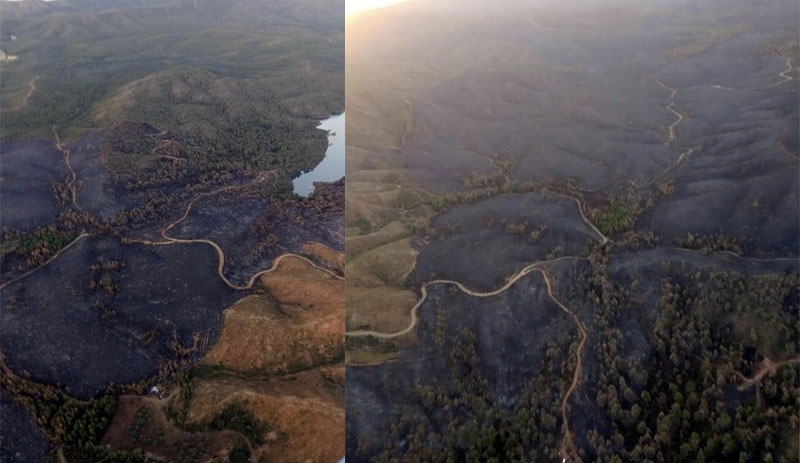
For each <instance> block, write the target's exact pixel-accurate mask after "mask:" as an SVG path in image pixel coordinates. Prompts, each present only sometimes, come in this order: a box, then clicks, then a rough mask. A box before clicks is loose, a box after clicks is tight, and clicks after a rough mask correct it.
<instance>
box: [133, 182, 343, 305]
mask: <svg viewBox="0 0 800 463" xmlns="http://www.w3.org/2000/svg"><path fill="white" fill-rule="evenodd" d="M270 174H275V171H274V170H270V171H267V172H262V173H261V174H259V175H258V177H256V178H255V179H254V180H253V181H252V182H250V183H247V184H245V185H231V186H227V187H222V188H219V189H217V190H214V191H210V192H206V193H200V194H198V195H197V196H195V197H194V198H193V199H192V200H191V201H190V202H189V204H188V205H187V206H186V210H185V211H184V212H183V215H182V216H180V217H179V218H178V219H176V220H174V221H172V222H170V223H169V224H167V225H166V226H165V227H164V228H163V229H162V230H161V236H162V237H163V238H164V241H150V240H141V239H132V238H123V239H122V242H123V243H138V244H144V245H147V246H166V245H171V244H196V243H203V244H207V245H209V246H211V247H212V248H214V250H215V251H216V253H217V257H218V261H217V262H218V263H217V275H219V277H220V279H222V281H223V282H224V283H225V284H226V285H227V286H228V287H229V288H231V289H234V290H237V291H239V290H247V289H251V288H252V287H253V285H254V284H255V282H256V280H257V279H258V277H260V276H261V275H263V274H265V273H269V272H272V271H274V270H275V269H276V268H277V267H278V264H279V263H280V262H281V261H282V260H283V259H285V258H287V257H294V258H297V259H301V260H303V261H305V262H306V263H308V264H310V265H312V266H313V267H315V268H317V269H319V270H322V271H324V272H326V273H328V274H330V275H332V276H334V277H335V278H338V279H340V280H343V279H344V277H343V276H341V275H338V274H337V273H336V272H334V271H332V270H330V269H327V268H325V267H322V266H320V265H318V264H317V263H315V262H314V261H312V260H310V259H308V258H306V257H303V256H301V255H299V254H294V253H285V254H281V255H280V256H278V257H276V258H275V259H274V260H273V261H272V266H270V268H269V269H267V270H262V271H260V272H258V273H256V274H254V275H252V276H251V277H250V278H249V279H248V280H247V283H246V284H244V285H237V284H235V283H233V282H232V281H230V280H229V279H228V277H227V276H225V271H224V269H225V251H223V250H222V248H221V247H220V246H219V245H218V244H217V243H215V242H214V241H211V240H207V239H204V238H196V239H182V238H173V237H171V236H169V235H167V232H168V231H169V230H171V229H172V228H173V227H175V225H178V224H179V223H181V222H183V221H184V220H186V218H187V217H188V216H189V212H190V211H191V210H192V206H193V205H194V203H195V202H196V201H198V200H199V199H201V198H204V197H208V196H213V195H215V194H218V193H222V192H224V191H230V190H235V189H240V188H244V187H247V186H250V185H253V184H256V183H260V182H263V181H265V180H267V178H268V177H269V175H270Z"/></svg>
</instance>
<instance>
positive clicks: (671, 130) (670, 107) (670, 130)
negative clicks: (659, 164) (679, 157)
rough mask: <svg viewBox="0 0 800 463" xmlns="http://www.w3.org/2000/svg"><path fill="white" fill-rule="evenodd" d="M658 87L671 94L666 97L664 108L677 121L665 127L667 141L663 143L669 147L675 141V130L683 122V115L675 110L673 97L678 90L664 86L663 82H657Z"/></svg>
mask: <svg viewBox="0 0 800 463" xmlns="http://www.w3.org/2000/svg"><path fill="white" fill-rule="evenodd" d="M658 85H660V86H662V87H664V88H665V89H667V90H669V91H670V92H672V93H670V95H669V96H668V97H667V105H666V108H667V111H670V112H671V113H672V114H674V115H675V116H676V117H677V119H676V120H675V122H673V123H672V124H670V125H669V126H667V141H665V142H664V144H665V145H671V144H672V142H674V141H675V128H676V127H678V124H680V123H681V121H683V114H681V113H679V112H678V111H676V110H675V95H677V94H678V90H677V89H674V88H672V87H670V86H668V85H666V84H664V82H659V83H658Z"/></svg>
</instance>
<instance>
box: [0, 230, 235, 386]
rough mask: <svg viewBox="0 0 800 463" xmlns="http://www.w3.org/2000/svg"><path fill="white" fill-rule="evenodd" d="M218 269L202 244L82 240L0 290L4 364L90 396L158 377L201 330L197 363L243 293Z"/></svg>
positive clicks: (211, 252) (19, 371)
mask: <svg viewBox="0 0 800 463" xmlns="http://www.w3.org/2000/svg"><path fill="white" fill-rule="evenodd" d="M93 266H94V269H93V268H92V267H93ZM216 268H217V255H216V253H215V252H214V250H213V249H212V248H211V247H210V246H207V245H204V244H191V245H188V244H174V245H166V246H144V245H139V244H128V245H122V244H121V243H120V242H119V240H118V239H116V238H112V237H90V238H85V239H83V240H81V241H80V242H78V243H77V244H75V245H74V246H72V247H71V248H70V249H68V250H67V251H65V252H64V254H62V255H61V256H60V257H59V258H58V259H56V260H55V261H54V262H52V263H51V264H50V265H48V266H46V267H44V268H41V269H39V270H38V271H36V272H34V273H32V274H31V275H30V276H28V277H26V278H24V279H22V280H20V281H18V282H15V283H13V284H11V285H9V286H7V287H6V288H4V289H3V291H2V293H0V302H2V307H3V312H2V326H1V327H0V334H2V340H1V341H0V343H1V344H0V345H2V351H3V354H4V355H5V357H6V362H7V364H8V366H9V367H10V368H11V369H12V370H13V371H15V372H16V373H21V372H23V371H27V372H29V373H31V374H32V376H33V378H35V379H37V380H40V381H43V382H46V383H49V384H54V383H61V384H64V385H65V386H66V387H67V390H68V391H69V392H70V393H71V394H72V395H74V396H75V397H77V398H87V397H90V396H93V395H95V394H98V393H99V392H102V391H103V390H104V389H105V387H106V386H107V385H108V384H109V383H110V382H115V383H117V384H125V383H134V382H137V381H140V380H142V379H145V378H147V377H148V376H150V375H152V374H154V373H156V371H157V370H158V367H159V365H160V364H161V363H162V362H163V361H165V360H168V359H176V358H178V356H177V355H176V353H175V352H174V351H173V350H172V349H171V347H170V343H171V342H172V341H173V340H176V341H177V342H179V343H180V344H181V345H182V346H184V347H192V346H193V339H192V335H193V334H195V333H198V334H199V335H200V337H201V340H202V342H201V343H200V345H199V348H198V349H197V350H196V351H194V352H192V353H191V354H189V355H188V357H189V358H200V356H202V354H203V353H204V349H203V348H205V347H210V346H211V345H213V343H214V341H215V340H216V337H217V336H218V334H219V331H220V329H221V325H222V310H224V309H225V308H226V307H228V306H230V304H231V303H232V302H233V301H234V300H236V298H237V297H240V296H241V294H236V293H235V292H234V291H232V290H230V289H229V288H228V287H227V286H226V285H225V284H224V283H223V282H222V280H221V279H220V278H219V276H218V275H217V273H216ZM206 339H207V340H208V342H207V343H206V341H205V340H206Z"/></svg>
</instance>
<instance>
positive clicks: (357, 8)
mask: <svg viewBox="0 0 800 463" xmlns="http://www.w3.org/2000/svg"><path fill="white" fill-rule="evenodd" d="M404 1H406V0H345V6H344V12H345V16H347V18H348V19H350V18H353V17H355V16H356V15H358V13H361V12H364V11H366V10H371V9H374V8H381V7H384V6H389V5H394V4H396V3H402V2H404Z"/></svg>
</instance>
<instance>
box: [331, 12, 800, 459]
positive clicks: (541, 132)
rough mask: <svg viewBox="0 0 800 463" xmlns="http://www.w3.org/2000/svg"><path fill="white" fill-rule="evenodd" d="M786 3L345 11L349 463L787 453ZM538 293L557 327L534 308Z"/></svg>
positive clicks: (790, 165) (790, 163) (790, 62)
mask: <svg viewBox="0 0 800 463" xmlns="http://www.w3.org/2000/svg"><path fill="white" fill-rule="evenodd" d="M797 13H798V11H797V5H796V4H793V3H792V2H785V1H775V2H769V3H768V4H766V5H760V6H759V7H757V8H756V7H752V6H750V5H748V4H747V3H743V2H740V3H736V4H730V3H723V2H715V1H703V2H699V1H687V2H680V3H679V4H674V3H669V4H667V3H665V2H660V3H648V4H647V5H644V4H642V3H637V2H606V1H600V2H592V3H590V4H586V3H585V2H584V3H582V4H581V5H577V4H572V3H570V4H563V3H562V2H559V4H555V3H553V2H550V3H537V5H535V6H526V5H519V4H517V5H516V6H514V7H509V8H508V9H507V10H504V9H503V8H493V9H492V11H487V10H486V9H485V8H483V7H482V6H481V5H479V4H478V3H477V2H469V3H466V4H465V3H462V2H459V3H458V4H457V5H456V4H454V3H453V2H429V3H425V2H416V3H408V4H404V5H400V6H397V7H394V8H388V9H384V10H381V11H376V12H374V13H373V14H372V15H369V16H365V17H364V18H363V19H362V20H360V21H355V22H354V23H353V24H352V25H350V26H348V27H349V28H348V31H347V33H348V35H347V40H348V57H347V75H348V79H347V91H348V110H349V111H348V112H349V114H350V117H349V118H348V124H349V125H348V144H349V145H351V149H350V151H349V153H353V154H354V155H353V156H350V157H348V181H349V185H348V211H347V216H346V225H347V228H346V233H347V235H346V236H347V238H346V241H347V243H348V246H350V244H352V245H353V248H354V249H357V250H358V252H357V253H356V254H355V255H348V276H352V275H355V276H357V277H358V278H357V279H356V280H354V283H352V285H353V286H354V287H353V291H350V285H351V283H350V282H348V323H349V324H348V332H349V337H348V342H349V344H348V347H349V348H350V347H352V348H351V349H350V350H349V351H348V352H349V360H350V363H349V364H348V368H349V370H348V391H354V392H352V393H348V394H349V395H348V397H352V400H351V401H348V436H347V439H348V459H350V458H352V459H353V460H355V461H373V460H376V459H377V460H380V459H384V460H394V459H399V460H401V461H416V460H419V459H423V460H430V461H447V459H448V458H456V459H460V458H471V457H475V458H478V459H488V458H492V457H494V458H498V459H499V460H500V461H552V460H560V459H562V458H567V460H568V461H579V460H582V461H595V460H597V459H599V458H611V457H612V456H614V455H617V456H622V458H623V459H630V460H640V459H643V458H644V459H650V460H653V461H666V460H670V461H696V460H697V459H698V458H705V459H706V461H709V460H725V459H731V458H745V459H751V458H755V459H759V458H773V459H775V460H781V459H783V460H784V461H793V460H794V459H796V458H797V450H796V438H795V437H792V436H794V435H795V434H796V432H797V428H796V422H794V421H791V419H790V417H789V415H785V413H787V412H788V410H790V409H791V407H792V406H791V403H792V402H791V401H792V399H791V396H792V394H796V393H797V390H796V381H794V380H793V379H792V378H794V377H795V376H796V374H797V362H798V353H800V349H798V346H797V344H796V339H797V335H798V334H799V333H798V332H797V321H798V316H799V315H800V314H798V292H797V286H798V258H797V256H798V248H800V241H798V240H800V230H799V229H798V223H800V217H798V208H797V204H798V201H800V195H799V194H798V189H799V188H800V180H799V179H800V177H798V175H797V173H798V157H800V153H798V150H797V144H798V142H797V139H798V133H797V120H798V112H799V111H800V109H799V107H798V104H797V102H798V92H797V88H798V87H797V79H798V72H797V65H798V63H797V58H796V56H797V50H798V37H797V32H796V31H797V28H798V23H797V18H798V14H797ZM534 192H536V193H537V194H538V195H539V196H538V198H539V201H541V204H537V205H536V207H533V208H530V207H528V208H525V207H524V204H525V203H526V201H530V198H531V196H530V195H531V193H534ZM501 194H502V196H499V197H497V198H495V196H497V195H501ZM515 199H516V201H517V203H518V204H519V207H518V208H514V207H512V206H509V205H508V204H514V201H515ZM501 202H502V203H503V204H506V206H503V207H498V204H499V203H501ZM574 203H577V210H575V211H574V212H572V211H570V212H569V213H568V214H566V215H565V216H566V217H568V219H563V218H561V217H559V214H542V213H541V212H539V211H540V210H548V208H554V207H555V206H556V205H559V204H562V207H565V206H563V205H569V204H574ZM351 205H352V207H350V206H351ZM565 220H566V222H565ZM570 228H572V229H578V230H584V232H583V233H578V234H575V233H572V234H570V233H565V232H564V230H565V229H570ZM498 246H502V248H498ZM348 249H349V248H348ZM509 249H513V250H514V252H510V251H509ZM381 252H386V253H387V255H392V256H396V255H403V256H410V257H408V258H403V259H395V260H394V262H393V263H392V262H389V261H388V260H384V261H382V260H381V259H379V258H378V257H377V255H379V254H380V253H381ZM388 253H391V254H388ZM470 266H474V271H473V270H472V269H471V268H470ZM534 274H539V275H540V276H541V277H542V278H540V279H533V280H531V277H532V276H533V275H534ZM397 275H400V277H398V276H397ZM426 282H427V283H426ZM444 288H447V290H446V291H445V290H444ZM409 290H413V291H415V292H416V295H417V297H418V298H420V297H421V298H425V300H424V301H423V302H422V303H421V305H419V306H415V303H416V301H412V302H410V303H409V302H403V301H404V299H403V297H404V295H405V294H406V293H405V292H406V291H409ZM351 294H353V295H357V296H358V298H357V299H356V298H353V300H352V301H351V300H350V298H351V296H350V295H351ZM523 294H524V295H523ZM537 294H538V295H539V296H541V295H542V294H547V295H548V296H549V297H547V298H544V299H543V300H539V299H537V296H536V295H537ZM512 295H517V296H516V297H518V298H519V299H514V300H513V301H512V300H510V299H509V300H507V301H505V302H504V303H502V304H495V305H494V306H492V303H491V301H496V300H497V298H502V297H505V298H512ZM434 301H436V303H437V306H438V309H436V310H434V309H433V308H432V305H433V303H434ZM515 301H516V302H515ZM522 301H527V302H529V303H528V304H527V306H526V307H525V310H527V311H529V312H526V313H524V314H523V313H518V314H516V315H514V316H512V317H511V318H512V319H513V320H515V321H516V323H515V324H508V323H507V318H508V316H507V315H505V312H504V311H507V310H515V309H514V307H517V305H518V304H522ZM537 301H538V302H537ZM558 303H560V304H561V306H559V305H558ZM552 304H556V305H557V307H559V308H561V309H562V310H561V311H560V312H558V314H559V315H560V316H561V318H562V319H563V320H561V321H556V320H559V318H557V317H556V318H554V317H553V316H550V315H548V316H546V318H547V319H548V320H550V322H551V323H556V324H558V327H557V328H552V329H551V330H544V331H542V330H543V328H542V326H549V325H542V324H541V323H540V322H529V320H537V318H536V317H541V316H543V315H542V314H546V313H549V312H547V311H548V310H550V309H549V308H548V307H552ZM412 309H414V310H413V311H412ZM435 314H441V316H439V318H436V317H437V316H436V315H435ZM432 320H436V321H437V322H438V324H437V323H433V322H432ZM397 326H401V328H400V329H398V328H397ZM766 326H769V327H771V328H768V329H767V328H763V327H766ZM442 330H444V331H442ZM553 330H556V331H557V332H558V333H559V334H560V336H559V337H557V338H556V339H552V338H550V337H549V336H551V335H552V332H553ZM441 332H444V333H447V335H446V336H444V337H443V338H438V340H437V335H436V333H441ZM770 332H772V333H776V336H771V335H770V334H768V333H770ZM777 333H780V335H777ZM531 336H532V339H531V342H530V343H526V342H524V340H525V339H528V338H529V337H531ZM793 339H794V340H793ZM520 350H522V352H523V353H524V354H523V353H520V352H519V351H520ZM520 355H523V357H524V355H527V356H528V357H526V358H521V357H520ZM448 359H449V360H448ZM548 362H552V363H548ZM543 365H544V366H543ZM498 368H499V369H500V370H502V371H503V372H505V373H506V374H507V375H509V376H503V375H498V374H497V371H496V370H497V369H498ZM350 372H352V374H350ZM397 378H402V380H398V379H397ZM509 381H511V382H512V383H514V384H517V385H518V387H517V388H516V389H509V387H508V384H510V383H509ZM510 390H512V391H513V392H509V391H510ZM767 390H769V391H770V392H769V393H768V394H767V395H764V394H765V391H767ZM470 391H472V392H470ZM350 394H352V395H350ZM523 409H527V410H529V411H527V412H523V411H521V410H523ZM687 410H689V411H690V412H689V413H685V411H687ZM697 410H700V411H699V412H697V413H695V412H696V411H697ZM782 414H783V415H782ZM777 416H783V418H780V419H777V418H775V417H777ZM350 417H352V419H350ZM709 422H712V423H714V425H713V426H707V425H706V424H707V423H709ZM756 429H759V431H758V432H756V431H755V430H756ZM709 433H713V435H711V434H709ZM744 435H746V436H748V437H746V438H741V436H744ZM429 436H434V437H432V438H431V437H429ZM698 438H699V441H698ZM430 439H433V441H432V442H433V444H429V442H431V440H430ZM423 443H424V444H423ZM768 455H769V456H768Z"/></svg>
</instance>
